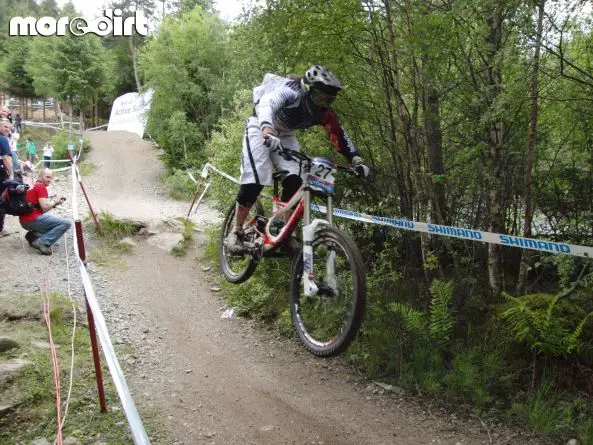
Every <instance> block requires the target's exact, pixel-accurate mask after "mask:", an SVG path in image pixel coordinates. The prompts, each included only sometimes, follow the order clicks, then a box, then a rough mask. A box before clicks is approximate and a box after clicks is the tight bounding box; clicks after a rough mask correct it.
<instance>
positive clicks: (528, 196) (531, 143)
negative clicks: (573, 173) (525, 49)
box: [517, 0, 546, 295]
mask: <svg viewBox="0 0 593 445" xmlns="http://www.w3.org/2000/svg"><path fill="white" fill-rule="evenodd" d="M545 3H546V0H538V2H537V8H538V16H537V34H536V41H535V54H534V55H533V72H532V73H531V115H530V120H531V122H530V125H529V136H528V140H527V160H526V163H525V181H524V182H525V203H524V205H525V216H524V218H523V236H524V237H526V238H530V237H531V236H532V234H531V223H532V221H533V178H532V172H533V152H534V150H535V146H536V143H537V105H538V99H539V91H538V89H539V86H538V80H537V76H538V71H539V58H540V49H541V43H542V34H543V22H544V6H545ZM531 254H532V252H531V251H530V250H527V249H523V250H521V265H520V266H519V277H518V279H517V294H518V295H522V294H523V293H524V292H525V286H526V283H527V272H528V271H529V265H530V259H531Z"/></svg>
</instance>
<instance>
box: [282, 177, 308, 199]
mask: <svg viewBox="0 0 593 445" xmlns="http://www.w3.org/2000/svg"><path fill="white" fill-rule="evenodd" d="M301 185H303V180H302V179H301V177H300V176H297V175H288V176H287V177H285V178H284V179H283V180H282V196H281V197H280V199H281V200H282V202H287V201H288V200H289V199H290V198H292V195H294V194H295V193H296V191H297V190H298V189H299V187H300V186H301Z"/></svg>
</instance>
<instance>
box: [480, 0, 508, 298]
mask: <svg viewBox="0 0 593 445" xmlns="http://www.w3.org/2000/svg"><path fill="white" fill-rule="evenodd" d="M490 7H491V8H492V9H490V10H487V11H485V12H486V24H487V26H488V34H487V35H486V37H485V62H486V70H485V86H486V90H487V92H486V94H487V100H488V105H489V107H492V106H493V105H494V104H495V102H496V100H497V98H498V97H499V96H500V94H501V92H502V70H501V67H500V63H501V61H500V51H501V50H502V26H503V18H502V11H501V8H502V6H501V5H499V4H491V6H490ZM503 128H504V127H503V123H502V121H501V120H500V119H497V120H495V121H493V122H491V123H490V125H489V129H488V131H489V135H488V136H489V138H488V139H489V146H490V150H489V153H488V160H489V162H488V170H489V175H488V176H489V182H490V183H489V185H488V186H489V199H488V216H489V221H490V225H489V230H490V231H491V232H495V233H504V231H505V220H504V215H505V209H504V178H503V173H504V164H503V156H502V155H503V146H504V145H503ZM503 273H504V270H503V267H502V247H501V246H499V245H498V244H488V281H489V284H490V290H491V293H492V301H491V302H492V303H494V302H496V301H497V300H498V298H499V296H500V293H501V291H502V289H503V286H504V276H503Z"/></svg>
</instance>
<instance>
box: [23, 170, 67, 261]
mask: <svg viewBox="0 0 593 445" xmlns="http://www.w3.org/2000/svg"><path fill="white" fill-rule="evenodd" d="M52 179H53V173H52V171H51V170H50V169H49V168H45V169H43V170H42V171H41V173H39V179H38V180H37V182H36V183H35V185H34V186H33V187H32V188H30V189H29V190H28V191H27V201H29V202H31V203H33V204H36V206H35V209H33V211H32V212H31V213H29V214H28V215H24V216H20V217H19V220H20V222H21V226H23V228H24V229H26V230H28V232H27V234H26V235H25V238H26V239H27V241H28V242H29V244H30V245H31V247H34V248H35V249H37V250H39V252H41V253H42V254H43V255H51V253H52V252H51V246H52V245H53V244H55V243H56V242H57V241H58V240H59V239H60V238H61V237H62V235H64V233H66V231H67V230H68V229H69V228H70V227H71V226H72V223H71V222H70V221H68V220H67V219H64V218H60V217H57V216H53V215H48V214H47V212H49V211H50V210H51V209H53V208H54V207H56V206H59V205H60V204H62V203H63V202H64V201H65V200H66V198H64V197H62V196H57V197H55V198H49V197H48V193H47V186H48V185H50V184H51V181H52Z"/></svg>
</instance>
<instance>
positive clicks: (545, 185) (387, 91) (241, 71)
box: [0, 0, 593, 445]
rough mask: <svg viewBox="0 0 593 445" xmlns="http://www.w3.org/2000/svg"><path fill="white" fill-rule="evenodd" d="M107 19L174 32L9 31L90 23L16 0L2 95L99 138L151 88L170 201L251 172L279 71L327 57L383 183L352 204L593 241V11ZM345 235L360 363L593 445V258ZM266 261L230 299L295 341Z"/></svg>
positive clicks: (390, 4)
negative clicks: (207, 177)
mask: <svg viewBox="0 0 593 445" xmlns="http://www.w3.org/2000/svg"><path fill="white" fill-rule="evenodd" d="M110 6H112V7H114V8H116V7H120V8H121V9H122V10H123V11H124V13H125V14H132V11H134V10H135V9H136V8H140V9H142V10H143V11H144V12H145V14H146V15H147V16H148V17H149V20H151V19H152V20H153V21H154V20H156V17H157V16H159V17H158V21H159V23H158V26H152V27H151V29H152V32H151V33H150V34H149V36H148V37H142V36H139V35H135V36H132V37H106V38H99V37H96V36H94V35H86V36H84V37H75V36H70V35H67V36H64V37H60V38H56V37H43V38H39V37H9V36H8V32H7V31H6V29H7V26H8V21H9V18H10V17H13V16H19V15H20V16H37V17H40V16H45V15H49V16H53V17H56V18H57V17H60V16H63V15H73V14H74V13H75V10H74V7H73V5H71V4H69V5H66V6H65V7H64V8H59V7H58V6H57V4H56V2H55V1H54V0H44V1H41V2H40V3H36V2H34V1H32V0H27V1H16V0H3V1H2V2H1V3H0V27H2V30H1V32H0V43H1V44H2V48H3V50H4V51H3V57H2V58H1V59H0V81H1V86H2V89H3V90H4V91H5V92H6V93H7V94H9V95H11V96H14V97H19V98H33V97H39V98H48V97H53V98H55V99H56V101H57V102H59V103H64V104H67V105H69V106H71V107H72V108H73V109H74V110H76V111H77V112H79V113H80V116H81V118H82V119H83V120H86V121H87V122H89V123H91V122H92V123H94V124H96V123H100V122H102V121H104V120H105V119H106V118H108V116H109V110H110V104H111V103H112V101H113V99H114V98H115V97H117V96H118V95H121V94H123V93H126V92H130V91H144V90H146V89H147V88H152V89H154V91H155V93H154V96H153V103H152V109H151V112H150V116H149V122H148V127H147V134H148V135H150V137H152V138H154V140H156V142H157V143H158V144H159V145H160V147H161V148H162V149H163V151H164V156H163V158H164V161H165V163H166V165H167V167H168V168H169V171H170V175H169V176H168V177H167V178H164V184H165V186H166V187H168V188H170V189H171V191H172V192H173V193H177V194H180V196H184V195H186V194H187V193H191V188H192V185H191V183H189V181H188V180H187V178H186V175H185V171H186V170H192V169H193V170H198V169H199V168H200V167H201V166H202V165H203V164H204V163H205V162H211V163H213V164H214V165H216V166H217V167H219V168H221V169H223V170H225V171H227V172H228V173H230V174H234V175H237V174H238V170H239V159H240V149H241V141H242V138H243V135H244V122H245V119H246V117H247V116H249V115H250V113H251V110H252V104H251V88H253V87H254V86H256V85H258V84H259V83H261V80H262V78H263V75H264V74H265V73H267V72H272V73H276V74H281V75H288V74H302V73H303V72H304V70H305V69H306V68H308V67H309V66H310V65H312V64H316V63H319V64H323V65H325V66H327V67H329V68H330V69H332V70H333V71H334V72H335V73H336V74H337V75H338V76H339V77H340V78H341V79H342V80H343V82H344V84H345V89H344V91H343V92H342V93H341V95H340V97H339V99H338V100H337V102H336V109H337V111H338V113H339V115H340V118H341V121H342V122H343V124H344V126H345V128H346V131H347V133H348V134H349V136H350V137H351V139H352V140H353V142H354V143H355V145H356V146H357V147H358V148H359V150H360V151H361V152H362V154H363V157H364V158H365V160H366V162H367V163H368V164H369V165H370V166H371V167H372V169H373V177H372V180H371V181H369V182H365V183H360V182H358V181H356V180H352V179H346V180H344V181H343V182H342V183H341V184H340V189H339V190H338V195H337V197H336V203H337V204H336V205H338V206H340V207H342V208H349V209H353V210H358V211H362V212H365V213H370V214H378V215H383V216H391V217H398V218H407V219H410V220H415V221H424V222H425V221H431V222H433V223H437V224H443V225H449V226H459V227H466V228H472V229H476V230H487V231H491V232H495V233H502V234H510V235H518V236H526V237H534V238H543V239H547V240H551V241H556V242H565V243H572V244H582V245H589V246H591V245H592V243H593V200H592V199H591V196H593V133H592V129H593V113H592V103H593V56H592V54H593V34H592V28H591V25H592V21H591V19H592V15H591V4H590V2H585V1H572V0H571V1H567V0H561V1H550V0H529V1H525V0H438V1H435V0H424V1H412V0H398V1H394V0H382V1H378V0H377V1H360V0H358V1H354V0H331V1H324V2H314V3H311V2H306V1H304V0H267V1H265V2H256V3H251V4H246V6H245V8H244V10H243V14H242V15H240V16H239V17H238V18H237V19H236V20H235V21H234V22H233V23H227V22H225V21H223V20H221V19H220V18H219V17H218V16H217V14H216V11H215V10H214V8H213V5H212V3H211V2H209V1H190V0H181V1H164V2H163V1H154V0H137V1H131V0H122V1H119V2H112V3H111V5H110ZM161 10H162V11H166V14H164V16H163V14H160V15H159V14H158V13H159V11H161ZM298 137H299V140H300V141H301V143H302V147H303V149H304V150H305V151H306V152H307V153H310V154H317V155H324V156H330V157H332V156H333V157H334V159H336V160H338V161H339V160H340V159H339V155H336V154H335V153H332V152H331V150H330V148H329V145H328V143H327V138H326V136H325V134H324V132H323V129H321V128H319V129H312V130H310V131H307V132H302V133H299V135H298ZM212 200H213V201H214V203H215V205H217V206H219V208H220V209H226V208H227V207H228V206H229V205H230V203H231V202H232V200H233V194H232V193H229V188H228V183H225V182H222V181H221V182H220V183H215V184H214V186H213V193H212ZM339 224H340V225H341V226H342V227H343V228H344V229H346V230H348V231H350V233H351V234H352V235H353V236H354V238H355V240H356V242H357V244H358V245H359V247H360V248H361V250H362V251H363V256H364V258H365V259H366V261H367V264H366V267H367V271H368V305H367V308H368V309H367V314H366V318H365V322H364V325H363V329H362V332H361V335H360V338H359V339H358V341H357V342H356V343H355V344H354V345H353V346H352V347H351V348H350V349H349V351H348V352H347V356H348V359H349V360H351V362H352V364H353V366H356V367H358V368H359V369H361V370H362V371H363V372H364V373H366V374H367V375H369V376H372V377H374V378H377V377H380V378H382V379H385V380H389V379H392V380H393V381H394V382H397V384H398V385H400V386H402V387H405V388H408V389H410V390H412V391H415V392H419V393H424V394H426V395H427V396H429V397H435V398H438V399H439V400H445V401H450V402H452V403H456V404H461V405H462V406H464V407H465V409H466V410H467V411H468V413H474V414H476V415H480V416H484V415H490V414H492V413H495V414H494V415H501V414H505V415H506V416H507V418H508V419H509V420H510V421H520V422H524V423H526V424H528V425H529V426H530V427H531V428H532V429H533V431H535V432H537V433H542V434H548V435H551V436H552V437H557V438H559V439H560V438H561V439H567V438H570V437H574V436H576V437H579V439H580V441H581V442H582V443H583V444H586V445H593V408H592V403H591V402H592V401H593V347H592V339H593V299H592V296H593V290H592V284H593V270H591V269H590V268H589V266H590V261H589V260H588V259H582V258H574V257H570V256H559V255H549V254H545V253H542V252H533V251H529V250H523V249H517V248H512V247H504V248H503V247H501V246H498V245H488V244H485V243H480V242H470V241H465V240H457V239H451V238H447V237H434V236H433V237H429V236H428V235H419V234H416V233H408V232H405V231H399V230H396V229H393V228H389V227H385V226H371V225H364V224H361V223H355V222H343V221H341V222H340V223H339ZM213 239H216V236H215V235H213ZM262 267H264V268H268V270H267V271H264V272H262V271H260V273H258V274H256V276H255V277H254V278H253V279H252V280H251V281H250V282H248V283H246V284H244V285H242V286H239V287H235V288H233V289H231V290H230V291H229V292H230V299H231V302H232V304H234V305H235V306H236V307H237V308H238V309H239V311H240V312H241V313H242V314H244V315H247V316H250V317H254V318H257V319H260V320H262V321H263V322H265V323H267V324H269V325H270V326H273V327H274V328H275V329H278V330H279V331H280V332H283V333H287V334H288V335H289V333H290V320H289V316H288V311H287V307H286V302H285V298H284V295H285V292H286V286H287V283H288V270H289V269H288V267H287V265H286V264H280V265H278V264H276V263H275V262H274V261H266V262H265V263H264V264H263V265H262ZM272 271H273V272H272ZM266 272H268V273H266Z"/></svg>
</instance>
